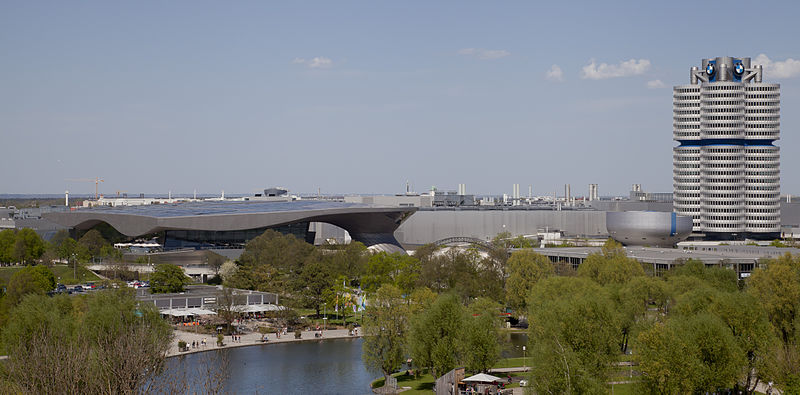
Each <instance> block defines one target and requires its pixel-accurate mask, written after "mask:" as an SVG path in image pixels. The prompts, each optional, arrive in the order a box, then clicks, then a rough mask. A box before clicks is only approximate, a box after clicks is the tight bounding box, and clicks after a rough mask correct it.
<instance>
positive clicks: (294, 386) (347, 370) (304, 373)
mask: <svg viewBox="0 0 800 395" xmlns="http://www.w3.org/2000/svg"><path fill="white" fill-rule="evenodd" d="M501 339H502V341H503V347H502V353H501V357H502V358H512V357H521V356H523V353H522V346H523V345H526V344H527V342H528V335H527V333H525V332H506V333H504V334H503V335H502V338H501ZM361 344H362V339H336V340H323V341H319V342H302V343H278V344H267V345H262V346H250V347H237V348H231V349H228V357H227V358H228V373H229V376H230V377H229V378H228V379H227V380H226V381H225V383H224V389H225V392H228V393H234V394H370V393H371V391H370V389H369V384H370V382H371V381H372V380H373V379H375V378H377V377H380V375H381V374H380V373H379V372H368V371H367V370H366V369H365V367H364V362H363V361H362V360H361ZM210 360H213V358H209V357H208V356H204V355H203V354H189V355H185V356H182V357H177V358H170V360H169V362H168V369H170V370H171V371H173V372H174V371H175V370H176V369H178V370H180V371H184V372H187V373H186V374H188V375H198V374H203V373H197V368H198V366H199V365H202V364H203V363H206V362H207V361H210ZM200 371H206V370H205V369H201V370H200ZM197 379H198V377H194V378H193V379H192V380H190V381H192V382H198V381H202V380H197Z"/></svg>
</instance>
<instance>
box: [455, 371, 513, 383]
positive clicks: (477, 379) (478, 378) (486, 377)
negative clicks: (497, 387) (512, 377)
mask: <svg viewBox="0 0 800 395" xmlns="http://www.w3.org/2000/svg"><path fill="white" fill-rule="evenodd" d="M502 380H503V379H501V378H500V377H495V376H492V375H490V374H486V373H478V374H476V375H474V376H471V377H467V378H465V379H464V380H461V381H463V382H465V383H466V382H469V383H496V382H498V381H502Z"/></svg>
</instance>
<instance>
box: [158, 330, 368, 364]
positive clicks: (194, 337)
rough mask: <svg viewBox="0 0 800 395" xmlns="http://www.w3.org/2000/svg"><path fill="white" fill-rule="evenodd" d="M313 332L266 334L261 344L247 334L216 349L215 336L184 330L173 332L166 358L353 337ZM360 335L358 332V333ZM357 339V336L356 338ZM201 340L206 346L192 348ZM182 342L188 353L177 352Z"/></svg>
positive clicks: (256, 336)
mask: <svg viewBox="0 0 800 395" xmlns="http://www.w3.org/2000/svg"><path fill="white" fill-rule="evenodd" d="M314 333H316V332H314V331H303V336H302V338H300V339H295V338H294V333H293V332H290V333H287V334H286V335H285V336H283V335H281V337H280V338H277V336H276V335H275V334H274V333H270V334H267V339H269V341H268V342H267V343H262V342H261V334H260V333H248V334H246V335H242V336H241V340H240V341H238V342H234V341H233V339H232V338H231V337H230V336H225V345H224V346H222V347H217V336H216V335H207V334H202V333H200V334H195V333H194V332H189V331H184V330H175V337H174V338H173V339H172V344H171V345H170V347H169V350H168V351H167V356H168V357H171V356H175V355H181V354H190V353H193V352H203V351H208V350H216V349H219V348H232V347H243V346H254V345H259V344H269V343H290V342H299V341H314V340H324V339H340V338H349V337H353V336H350V334H349V331H348V330H347V329H332V330H326V331H323V332H322V338H318V337H314ZM359 335H360V331H359ZM356 337H358V336H356ZM203 339H206V345H205V347H203V346H198V347H196V348H192V342H193V341H194V342H196V343H197V344H200V343H201V342H202V340H203ZM180 340H183V341H185V342H186V344H188V345H189V351H186V352H180V351H178V341H180Z"/></svg>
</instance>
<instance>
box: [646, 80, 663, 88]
mask: <svg viewBox="0 0 800 395" xmlns="http://www.w3.org/2000/svg"><path fill="white" fill-rule="evenodd" d="M647 87H648V88H650V89H658V88H663V87H664V83H663V82H661V80H652V81H647Z"/></svg>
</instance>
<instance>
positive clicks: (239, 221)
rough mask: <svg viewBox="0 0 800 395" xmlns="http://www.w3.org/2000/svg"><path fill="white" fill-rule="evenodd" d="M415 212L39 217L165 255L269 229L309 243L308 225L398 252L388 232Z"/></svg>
mask: <svg viewBox="0 0 800 395" xmlns="http://www.w3.org/2000/svg"><path fill="white" fill-rule="evenodd" d="M416 211H417V208H416V207H378V206H372V205H366V204H353V203H340V202H331V201H317V200H299V201H284V202H270V201H261V202H241V201H239V202H229V201H201V202H190V203H175V204H152V205H143V206H119V207H96V208H86V209H78V210H74V211H69V212H52V213H48V214H45V215H44V217H45V219H47V220H49V221H52V222H55V223H57V224H60V225H63V226H66V227H69V228H72V229H75V230H86V229H90V228H92V227H94V226H97V225H98V224H101V223H106V224H108V225H110V226H111V227H113V228H114V229H116V230H117V231H118V232H119V233H121V234H123V235H125V236H128V237H131V238H134V237H142V236H149V237H157V238H159V239H160V240H162V241H163V244H164V249H165V250H175V249H186V248H194V249H215V248H242V247H243V246H244V244H245V243H246V242H247V241H249V240H250V239H253V238H255V237H257V236H259V235H261V234H262V233H264V231H266V230H267V229H273V230H276V231H278V232H281V233H284V234H294V235H296V236H298V237H299V238H300V239H304V240H306V241H310V242H313V240H314V234H313V232H311V231H310V230H309V226H310V224H311V223H312V222H321V223H329V224H333V225H336V226H338V227H340V228H342V229H344V230H346V231H348V232H349V233H350V236H351V237H352V238H353V240H356V241H360V242H362V243H364V244H365V245H366V246H367V247H370V248H372V249H377V250H381V251H387V252H399V251H404V250H403V249H402V247H401V246H400V243H398V242H397V240H396V239H395V237H394V231H395V230H396V229H397V227H399V226H400V224H402V223H403V221H405V220H406V219H407V218H408V217H409V216H411V215H412V214H413V213H414V212H416Z"/></svg>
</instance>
